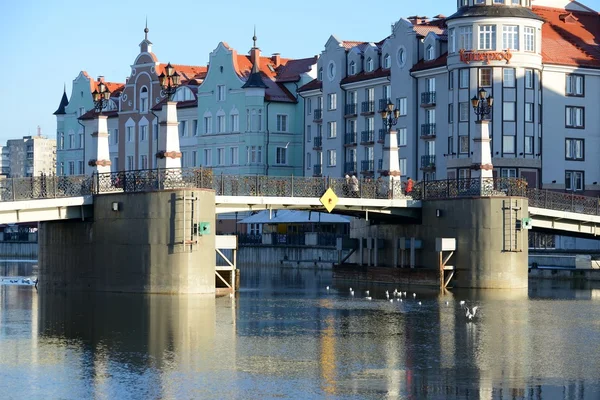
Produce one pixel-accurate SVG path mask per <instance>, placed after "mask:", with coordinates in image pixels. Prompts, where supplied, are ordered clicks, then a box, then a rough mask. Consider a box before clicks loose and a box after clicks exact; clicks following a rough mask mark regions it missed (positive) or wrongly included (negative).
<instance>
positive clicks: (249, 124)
mask: <svg viewBox="0 0 600 400" xmlns="http://www.w3.org/2000/svg"><path fill="white" fill-rule="evenodd" d="M251 131H252V114H250V109H246V132H251Z"/></svg>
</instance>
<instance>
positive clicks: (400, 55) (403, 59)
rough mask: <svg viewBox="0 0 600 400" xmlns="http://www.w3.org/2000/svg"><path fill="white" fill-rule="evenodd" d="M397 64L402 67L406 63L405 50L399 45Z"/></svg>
mask: <svg viewBox="0 0 600 400" xmlns="http://www.w3.org/2000/svg"><path fill="white" fill-rule="evenodd" d="M397 57H398V65H399V66H400V68H402V67H403V66H404V64H405V63H406V50H405V49H404V47H400V48H399V49H398V55H397Z"/></svg>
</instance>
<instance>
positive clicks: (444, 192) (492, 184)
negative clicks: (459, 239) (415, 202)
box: [410, 178, 527, 200]
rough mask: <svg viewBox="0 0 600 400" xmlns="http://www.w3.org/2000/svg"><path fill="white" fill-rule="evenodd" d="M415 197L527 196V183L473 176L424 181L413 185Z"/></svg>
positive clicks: (423, 198) (422, 198) (431, 198)
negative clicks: (470, 177) (469, 177)
mask: <svg viewBox="0 0 600 400" xmlns="http://www.w3.org/2000/svg"><path fill="white" fill-rule="evenodd" d="M410 195H411V196H412V198H413V199H419V200H436V199H452V198H457V197H479V196H522V197H526V196H527V183H526V181H525V180H524V179H515V178H472V179H447V180H439V181H424V182H419V183H416V184H414V185H413V190H412V192H411V193H410Z"/></svg>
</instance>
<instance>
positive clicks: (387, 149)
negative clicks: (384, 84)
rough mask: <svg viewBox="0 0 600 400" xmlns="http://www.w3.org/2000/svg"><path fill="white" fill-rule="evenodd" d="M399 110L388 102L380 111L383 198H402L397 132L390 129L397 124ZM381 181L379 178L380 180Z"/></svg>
mask: <svg viewBox="0 0 600 400" xmlns="http://www.w3.org/2000/svg"><path fill="white" fill-rule="evenodd" d="M399 117H400V110H399V109H397V108H395V107H394V103H392V102H391V101H388V104H387V106H386V107H385V108H384V109H383V110H381V119H382V120H383V129H384V130H385V139H384V141H383V143H384V144H383V160H382V165H381V176H382V177H386V178H387V179H385V180H381V187H380V188H379V190H380V193H382V194H384V195H385V193H387V195H386V196H385V197H387V198H390V199H393V198H398V197H401V196H402V187H401V185H400V176H401V173H400V159H399V158H398V138H397V136H396V135H397V132H396V131H395V130H392V127H393V126H395V125H396V124H397V123H398V118H399ZM380 179H381V178H380Z"/></svg>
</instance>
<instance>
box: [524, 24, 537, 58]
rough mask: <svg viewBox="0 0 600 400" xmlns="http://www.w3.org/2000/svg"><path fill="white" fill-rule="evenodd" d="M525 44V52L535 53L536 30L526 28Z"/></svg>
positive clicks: (529, 27)
mask: <svg viewBox="0 0 600 400" xmlns="http://www.w3.org/2000/svg"><path fill="white" fill-rule="evenodd" d="M523 44H524V46H525V51H531V52H533V51H535V28H533V27H531V26H526V27H525V30H524V31H523Z"/></svg>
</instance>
